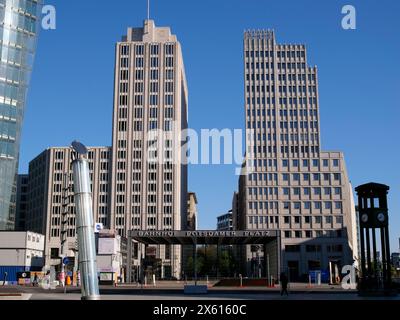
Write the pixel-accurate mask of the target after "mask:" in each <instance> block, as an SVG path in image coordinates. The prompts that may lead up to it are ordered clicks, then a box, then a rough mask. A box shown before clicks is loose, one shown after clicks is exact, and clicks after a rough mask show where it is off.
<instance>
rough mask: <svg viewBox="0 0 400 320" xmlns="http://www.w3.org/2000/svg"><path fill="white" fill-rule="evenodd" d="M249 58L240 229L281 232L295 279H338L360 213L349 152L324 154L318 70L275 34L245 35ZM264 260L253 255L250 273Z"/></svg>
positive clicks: (352, 250) (285, 266)
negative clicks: (321, 275)
mask: <svg viewBox="0 0 400 320" xmlns="http://www.w3.org/2000/svg"><path fill="white" fill-rule="evenodd" d="M244 60H245V61H244V63H245V79H244V80H245V112H246V129H247V141H246V143H247V146H246V161H247V162H246V166H245V168H244V171H243V172H244V173H245V175H243V176H242V177H241V178H240V182H239V189H240V190H239V205H238V209H237V210H238V214H239V218H238V219H236V226H235V227H236V228H238V229H249V230H255V229H260V230H279V231H280V234H281V257H282V258H281V262H282V265H281V268H282V270H283V271H286V272H288V273H289V274H290V277H291V279H292V280H293V279H299V278H300V277H301V276H303V275H306V274H308V272H309V271H310V270H328V269H331V270H336V271H335V272H336V273H337V270H339V269H340V266H343V265H345V264H352V263H353V260H354V257H355V256H356V251H357V246H356V235H355V234H354V233H355V230H354V227H355V221H354V219H355V213H354V210H355V208H354V203H353V198H352V197H353V195H352V190H351V185H350V182H349V179H348V176H347V172H346V166H345V162H344V156H343V153H341V152H336V151H335V152H327V151H322V150H321V141H320V138H321V135H320V133H321V131H320V114H319V93H318V70H317V68H316V67H310V66H309V65H308V63H307V50H306V47H305V46H304V45H297V44H296V45H295V44H278V43H276V40H275V35H274V32H273V31H269V30H259V31H247V32H245V34H244ZM236 216H237V215H236ZM253 251H254V249H253ZM256 254H257V255H258V253H256V252H250V250H249V252H248V253H247V262H248V263H247V267H248V271H249V272H250V273H251V272H252V271H254V270H253V269H254V263H252V261H253V262H254V259H253V258H254V256H255V255H256ZM335 272H334V271H332V273H335ZM256 273H257V272H255V274H256Z"/></svg>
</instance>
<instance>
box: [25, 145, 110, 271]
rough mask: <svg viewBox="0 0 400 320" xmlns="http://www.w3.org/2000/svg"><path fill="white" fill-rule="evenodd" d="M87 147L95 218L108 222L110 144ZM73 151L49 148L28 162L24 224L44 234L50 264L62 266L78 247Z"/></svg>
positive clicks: (65, 148)
mask: <svg viewBox="0 0 400 320" xmlns="http://www.w3.org/2000/svg"><path fill="white" fill-rule="evenodd" d="M88 150H89V152H88V160H89V169H90V178H91V181H92V196H93V214H94V221H96V222H99V223H102V224H103V225H104V226H107V225H108V224H109V221H110V208H109V203H110V196H109V190H110V178H111V177H110V168H111V148H109V147H93V148H88ZM73 152H74V151H73V150H72V149H71V148H67V147H61V148H49V149H47V150H45V151H43V152H42V153H41V154H40V155H38V156H37V157H36V158H35V159H33V160H32V161H31V162H30V164H29V179H28V210H27V215H26V221H25V223H26V226H25V228H26V230H29V231H33V232H37V233H41V234H43V235H45V237H46V241H45V262H46V265H47V266H55V267H60V262H61V260H60V256H61V255H64V256H67V257H71V258H74V257H75V250H76V249H77V247H76V211H75V202H74V190H73V179H72V156H73ZM62 245H63V246H62ZM62 249H63V250H62ZM62 251H64V252H62Z"/></svg>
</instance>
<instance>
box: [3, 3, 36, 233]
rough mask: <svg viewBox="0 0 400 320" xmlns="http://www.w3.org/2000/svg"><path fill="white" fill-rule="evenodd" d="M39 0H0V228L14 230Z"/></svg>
mask: <svg viewBox="0 0 400 320" xmlns="http://www.w3.org/2000/svg"><path fill="white" fill-rule="evenodd" d="M39 7H40V1H36V0H26V1H1V2H0V26H1V27H0V36H1V42H0V50H1V60H0V230H14V228H15V215H16V187H17V186H16V185H17V170H18V159H19V147H20V140H21V128H22V122H23V119H24V111H25V103H26V95H27V89H28V85H29V78H30V74H31V71H32V63H33V56H34V53H35V47H36V36H37V32H38V25H37V22H38V21H39V20H40V19H38V14H39Z"/></svg>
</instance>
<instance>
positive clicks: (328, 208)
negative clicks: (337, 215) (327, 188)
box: [325, 202, 332, 210]
mask: <svg viewBox="0 0 400 320" xmlns="http://www.w3.org/2000/svg"><path fill="white" fill-rule="evenodd" d="M325 209H326V210H330V209H332V203H331V202H325Z"/></svg>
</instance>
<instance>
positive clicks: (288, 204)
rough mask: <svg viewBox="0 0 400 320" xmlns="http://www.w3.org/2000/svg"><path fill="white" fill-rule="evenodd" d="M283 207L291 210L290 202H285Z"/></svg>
mask: <svg viewBox="0 0 400 320" xmlns="http://www.w3.org/2000/svg"><path fill="white" fill-rule="evenodd" d="M283 209H285V210H289V209H290V202H284V203H283Z"/></svg>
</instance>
